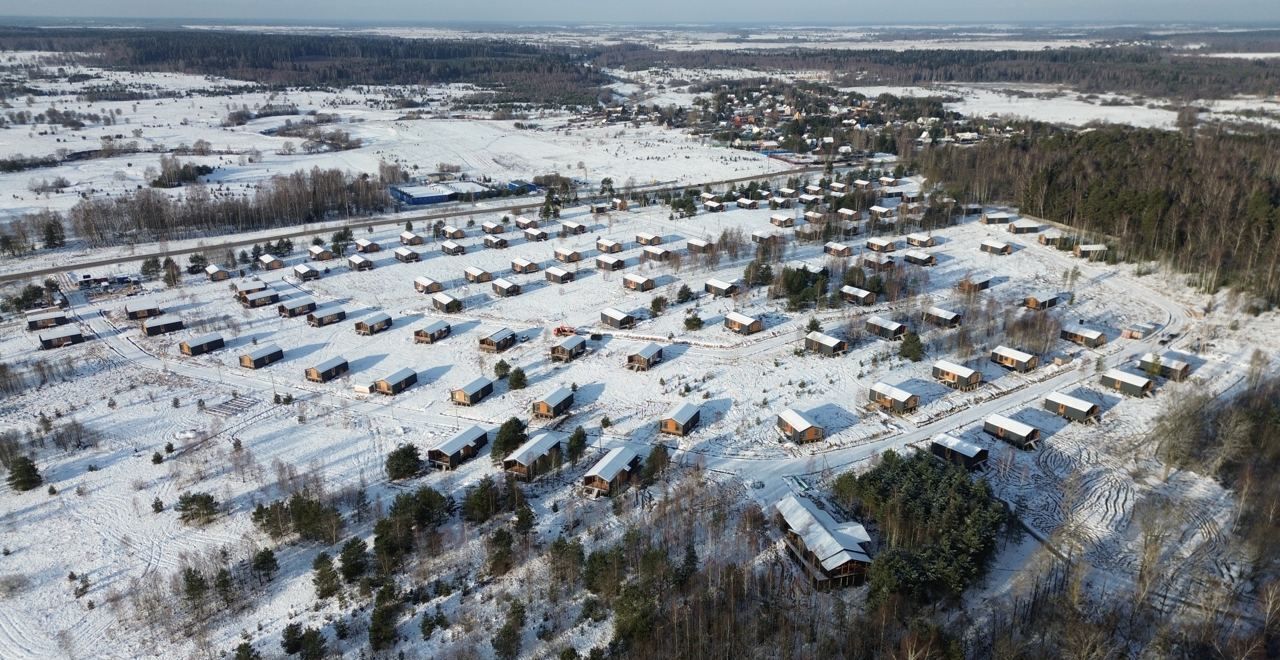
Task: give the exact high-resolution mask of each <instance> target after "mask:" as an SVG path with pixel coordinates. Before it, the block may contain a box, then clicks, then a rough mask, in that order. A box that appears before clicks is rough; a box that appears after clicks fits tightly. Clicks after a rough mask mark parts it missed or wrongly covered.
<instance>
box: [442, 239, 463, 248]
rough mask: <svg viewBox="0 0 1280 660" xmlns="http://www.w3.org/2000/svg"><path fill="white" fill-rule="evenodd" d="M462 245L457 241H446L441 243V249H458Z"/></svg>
mask: <svg viewBox="0 0 1280 660" xmlns="http://www.w3.org/2000/svg"><path fill="white" fill-rule="evenodd" d="M460 247H462V246H461V245H459V244H458V243H457V242H455V241H445V242H443V243H441V244H440V249H441V250H456V249H458V248H460Z"/></svg>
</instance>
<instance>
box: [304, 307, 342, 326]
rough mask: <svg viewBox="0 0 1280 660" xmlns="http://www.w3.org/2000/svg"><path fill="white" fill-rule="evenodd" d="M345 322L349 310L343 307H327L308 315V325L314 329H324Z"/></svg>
mask: <svg viewBox="0 0 1280 660" xmlns="http://www.w3.org/2000/svg"><path fill="white" fill-rule="evenodd" d="M345 320H347V310H345V309H343V308H341V307H326V308H324V309H317V310H315V311H313V312H311V313H310V314H307V325H309V326H311V327H313V328H323V327H324V326H326V325H332V324H334V323H337V322H339V321H345Z"/></svg>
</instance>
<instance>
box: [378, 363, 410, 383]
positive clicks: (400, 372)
mask: <svg viewBox="0 0 1280 660" xmlns="http://www.w3.org/2000/svg"><path fill="white" fill-rule="evenodd" d="M417 375H418V372H416V371H414V370H413V369H410V368H408V367H405V368H403V369H397V370H396V371H394V372H392V373H391V374H389V375H388V376H387V377H386V378H383V379H382V380H384V381H386V382H387V384H388V385H398V384H400V383H403V382H404V381H406V380H409V378H411V377H414V376H417Z"/></svg>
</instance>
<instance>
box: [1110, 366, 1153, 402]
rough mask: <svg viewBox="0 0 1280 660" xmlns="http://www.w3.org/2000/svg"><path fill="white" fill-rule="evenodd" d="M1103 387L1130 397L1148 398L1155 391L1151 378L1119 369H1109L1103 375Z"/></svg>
mask: <svg viewBox="0 0 1280 660" xmlns="http://www.w3.org/2000/svg"><path fill="white" fill-rule="evenodd" d="M1102 386H1103V387H1106V388H1109V389H1112V390H1115V391H1117V392H1123V393H1124V394H1128V395H1129V396H1147V395H1148V394H1151V392H1153V391H1154V390H1155V383H1154V382H1153V381H1152V380H1151V379H1150V378H1147V377H1146V376H1139V375H1138V374H1131V373H1129V372H1127V371H1121V370H1119V369H1108V370H1107V372H1106V373H1104V374H1102Z"/></svg>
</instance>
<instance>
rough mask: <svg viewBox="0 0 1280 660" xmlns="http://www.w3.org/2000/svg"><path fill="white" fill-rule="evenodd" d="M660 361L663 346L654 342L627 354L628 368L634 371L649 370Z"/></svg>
mask: <svg viewBox="0 0 1280 660" xmlns="http://www.w3.org/2000/svg"><path fill="white" fill-rule="evenodd" d="M659 362H662V347H661V346H659V345H657V344H654V343H650V344H647V345H645V346H644V347H643V348H641V349H640V350H638V351H636V352H634V353H631V354H629V355H627V368H628V369H630V370H632V371H648V370H650V369H652V368H653V367H654V365H656V364H658V363H659Z"/></svg>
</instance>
